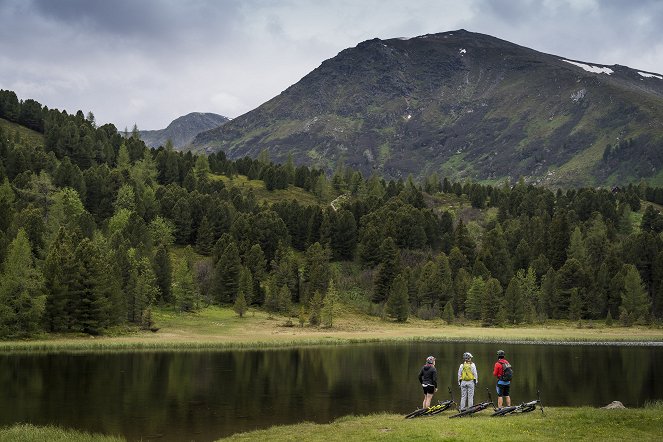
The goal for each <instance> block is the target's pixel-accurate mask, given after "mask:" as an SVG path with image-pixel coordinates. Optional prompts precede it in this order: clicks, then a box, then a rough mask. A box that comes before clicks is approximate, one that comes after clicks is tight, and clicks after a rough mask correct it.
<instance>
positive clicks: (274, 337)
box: [0, 306, 663, 352]
mask: <svg viewBox="0 0 663 442" xmlns="http://www.w3.org/2000/svg"><path fill="white" fill-rule="evenodd" d="M154 319H155V323H156V325H157V327H159V330H158V331H157V332H156V333H155V332H151V331H149V330H139V329H131V328H123V329H115V330H112V331H111V332H110V333H109V334H107V335H104V336H89V335H82V334H81V335H72V334H64V335H47V336H42V337H39V338H36V339H31V340H20V341H2V342H0V352H16V351H47V352H48V351H54V352H57V351H113V350H119V351H130V350H136V351H141V350H177V349H181V350H194V349H214V348H217V349H251V348H282V347H300V346H310V345H345V344H354V343H369V342H404V341H413V342H422V341H426V342H495V343H547V344H569V343H575V344H579V345H580V344H612V343H614V344H619V345H625V344H633V345H663V328H661V327H654V326H650V327H644V326H633V327H621V326H616V325H612V326H606V325H605V324H604V323H603V322H598V321H595V322H593V323H592V322H589V321H583V322H581V323H578V322H570V321H547V322H546V323H543V324H532V325H520V326H514V327H489V328H486V327H481V326H480V325H479V324H478V323H472V322H467V323H465V324H451V325H448V324H446V323H445V322H444V321H442V320H431V321H424V320H419V319H410V320H408V321H407V322H406V323H396V322H393V321H388V320H383V319H380V318H378V317H374V316H368V315H364V314H359V313H356V312H351V311H345V312H343V313H342V314H340V315H339V317H338V318H337V319H336V320H335V321H334V326H333V327H331V328H322V327H311V326H305V327H300V326H299V325H298V324H297V323H296V318H288V317H284V316H274V315H270V314H268V313H265V312H263V311H253V310H252V311H250V312H249V313H248V314H247V315H245V316H244V317H242V318H240V317H238V316H237V315H236V314H235V313H234V312H233V311H232V310H231V309H230V308H220V307H215V306H212V307H208V308H205V309H202V310H200V311H199V312H197V313H180V312H175V311H172V310H169V309H157V310H156V311H155V312H154ZM579 324H580V326H579Z"/></svg>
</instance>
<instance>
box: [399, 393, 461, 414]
mask: <svg viewBox="0 0 663 442" xmlns="http://www.w3.org/2000/svg"><path fill="white" fill-rule="evenodd" d="M447 389H448V390H449V394H450V395H451V399H447V400H445V401H442V402H440V401H438V402H437V404H436V405H432V406H430V407H428V408H419V409H417V410H414V411H413V412H412V413H410V414H406V415H405V419H413V418H415V417H420V416H434V415H436V414H439V413H442V412H443V411H445V410H448V409H449V408H450V407H451V405H453V404H455V403H456V402H455V401H454V395H453V392H452V391H451V387H447Z"/></svg>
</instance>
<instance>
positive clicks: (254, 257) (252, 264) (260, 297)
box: [244, 244, 266, 305]
mask: <svg viewBox="0 0 663 442" xmlns="http://www.w3.org/2000/svg"><path fill="white" fill-rule="evenodd" d="M244 265H245V266H246V267H247V268H248V269H249V270H250V271H251V278H252V280H253V291H252V302H253V303H254V304H258V305H262V304H263V303H264V302H265V295H264V293H263V290H262V288H261V287H260V281H262V280H263V278H264V277H265V272H266V262H265V254H264V253H263V252H262V249H261V248H260V246H259V245H258V244H254V245H252V246H251V249H249V252H248V253H247V254H246V255H244Z"/></svg>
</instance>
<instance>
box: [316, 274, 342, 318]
mask: <svg viewBox="0 0 663 442" xmlns="http://www.w3.org/2000/svg"><path fill="white" fill-rule="evenodd" d="M340 304H341V298H340V296H339V295H338V290H336V285H335V284H334V280H333V279H332V280H330V281H329V288H328V289H327V294H326V295H325V299H324V300H323V302H322V310H321V311H320V319H321V321H322V324H323V325H324V326H325V327H332V326H333V324H334V318H335V317H337V316H338V312H339V310H340V307H341V305H340Z"/></svg>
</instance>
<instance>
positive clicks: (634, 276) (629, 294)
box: [619, 264, 649, 325]
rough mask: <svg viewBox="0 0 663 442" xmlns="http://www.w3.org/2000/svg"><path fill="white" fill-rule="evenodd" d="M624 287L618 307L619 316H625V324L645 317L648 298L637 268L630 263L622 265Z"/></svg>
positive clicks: (630, 323) (647, 309)
mask: <svg viewBox="0 0 663 442" xmlns="http://www.w3.org/2000/svg"><path fill="white" fill-rule="evenodd" d="M624 270H625V275H624V288H623V289H622V303H621V305H620V307H619V310H620V318H621V317H625V318H626V319H625V320H624V322H625V323H626V325H632V324H633V323H635V322H636V321H639V320H642V319H644V318H645V316H646V315H647V313H648V312H649V299H648V296H647V291H646V290H645V287H644V285H643V284H642V280H641V278H640V273H639V272H638V269H636V268H635V266H634V265H632V264H625V265H624Z"/></svg>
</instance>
